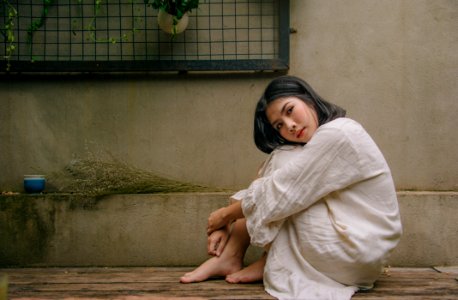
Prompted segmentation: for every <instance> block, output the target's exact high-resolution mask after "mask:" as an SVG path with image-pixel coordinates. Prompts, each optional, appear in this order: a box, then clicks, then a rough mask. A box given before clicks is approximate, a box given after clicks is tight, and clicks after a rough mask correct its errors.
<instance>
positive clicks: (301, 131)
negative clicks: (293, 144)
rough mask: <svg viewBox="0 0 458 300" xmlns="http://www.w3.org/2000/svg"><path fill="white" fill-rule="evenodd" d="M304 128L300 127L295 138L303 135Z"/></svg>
mask: <svg viewBox="0 0 458 300" xmlns="http://www.w3.org/2000/svg"><path fill="white" fill-rule="evenodd" d="M304 130H305V128H302V129H301V130H300V131H299V132H298V133H297V134H296V138H298V139H299V138H301V137H302V136H303V135H304Z"/></svg>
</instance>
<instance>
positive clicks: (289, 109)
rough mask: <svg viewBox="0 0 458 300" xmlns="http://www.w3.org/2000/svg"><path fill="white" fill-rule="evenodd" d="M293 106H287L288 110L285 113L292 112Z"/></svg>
mask: <svg viewBox="0 0 458 300" xmlns="http://www.w3.org/2000/svg"><path fill="white" fill-rule="evenodd" d="M293 108H294V106H291V107H290V108H288V110H287V111H286V113H287V114H288V115H289V114H291V113H292V112H293Z"/></svg>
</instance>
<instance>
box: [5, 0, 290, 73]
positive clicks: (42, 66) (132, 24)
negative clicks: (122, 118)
mask: <svg viewBox="0 0 458 300" xmlns="http://www.w3.org/2000/svg"><path fill="white" fill-rule="evenodd" d="M56 2H59V4H56V5H55V7H53V8H54V10H51V9H49V13H48V15H47V17H46V20H45V22H44V24H43V26H42V27H41V28H39V29H38V30H37V31H35V33H34V36H33V39H32V42H30V41H29V42H28V41H27V28H30V24H31V23H32V22H33V20H37V18H39V16H40V13H39V11H40V10H41V9H42V7H43V1H37V0H31V1H25V0H18V1H11V3H12V4H13V5H15V6H16V9H17V10H18V19H17V26H16V27H15V34H16V35H17V36H18V41H17V46H16V51H15V53H13V55H12V57H11V60H10V63H11V70H10V72H12V73H20V72H131V71H132V72H139V71H284V70H287V69H288V68H289V33H290V32H289V0H268V1H262V0H230V1H223V0H207V1H202V0H201V4H200V5H199V8H198V9H195V10H193V11H192V12H191V14H190V18H189V20H190V21H189V26H188V29H187V30H186V31H185V32H184V33H182V34H179V35H177V36H176V37H175V38H173V39H172V38H171V37H170V35H168V34H166V33H164V32H162V31H161V30H160V29H159V28H158V26H157V16H156V15H157V10H154V9H152V8H151V7H148V6H147V5H145V4H144V3H143V1H140V2H142V3H141V4H139V3H134V2H135V1H133V0H117V1H107V3H105V4H103V5H104V6H102V7H103V9H100V11H99V12H98V15H97V17H96V18H94V11H95V8H94V2H93V1H92V2H91V1H82V0H66V1H65V0H61V1H58V0H57V1H56ZM27 6H29V7H27ZM129 6H130V7H131V10H130V11H128V10H127V11H126V9H125V8H126V7H127V8H128V7H129ZM0 8H2V6H1V5H0ZM27 8H28V9H29V10H28V13H24V12H25V11H26V10H25V9H27ZM245 8H246V9H245ZM2 9H3V16H4V17H3V20H4V21H5V18H6V16H5V15H6V13H5V6H4V5H3V8H2ZM250 10H251V12H250ZM75 12H76V13H77V14H78V15H77V17H75V15H74V14H75ZM21 14H22V16H21ZM37 14H38V17H37ZM72 14H73V15H72ZM250 18H254V21H253V20H252V19H250ZM90 22H93V23H94V27H95V29H94V30H89V29H88V26H87V25H84V24H88V23H90ZM112 36H115V37H116V38H113V37H112ZM123 36H124V37H127V38H128V40H124V38H123ZM91 39H92V40H91ZM110 39H111V40H110ZM110 41H111V42H110ZM3 45H4V47H2V48H0V54H3V55H5V53H6V45H7V43H6V38H4V43H3ZM1 51H3V53H2V52H1ZM148 51H149V52H148ZM6 64H7V62H6V61H5V60H2V61H1V62H0V72H3V73H5V71H4V70H6Z"/></svg>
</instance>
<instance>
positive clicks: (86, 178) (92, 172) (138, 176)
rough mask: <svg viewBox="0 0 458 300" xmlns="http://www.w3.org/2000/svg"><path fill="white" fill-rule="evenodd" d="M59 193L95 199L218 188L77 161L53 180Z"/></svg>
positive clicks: (116, 165)
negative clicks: (108, 196)
mask: <svg viewBox="0 0 458 300" xmlns="http://www.w3.org/2000/svg"><path fill="white" fill-rule="evenodd" d="M49 179H50V180H49V181H50V182H52V183H53V186H54V187H55V188H56V189H57V190H58V191H59V192H72V193H81V194H87V195H92V196H103V195H109V194H138V193H177V192H215V191H222V190H220V189H216V188H210V187H205V186H201V185H196V184H190V183H186V182H180V181H176V180H171V179H167V178H164V177H161V176H157V175H155V174H153V173H151V172H148V171H144V170H140V169H137V168H134V167H131V166H128V165H126V164H124V163H122V162H119V161H117V160H112V161H102V160H98V159H91V158H89V159H76V160H73V161H72V162H71V163H70V164H69V165H68V166H66V167H65V169H64V171H63V172H59V173H55V174H53V175H51V176H50V178H49Z"/></svg>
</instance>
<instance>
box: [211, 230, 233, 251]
mask: <svg viewBox="0 0 458 300" xmlns="http://www.w3.org/2000/svg"><path fill="white" fill-rule="evenodd" d="M228 239H229V226H226V227H224V228H222V229H220V230H216V231H214V232H213V233H212V234H210V235H209V236H208V239H207V249H208V254H210V255H213V256H220V255H221V253H223V250H224V247H225V246H226V243H227V240H228Z"/></svg>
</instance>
